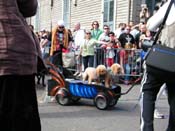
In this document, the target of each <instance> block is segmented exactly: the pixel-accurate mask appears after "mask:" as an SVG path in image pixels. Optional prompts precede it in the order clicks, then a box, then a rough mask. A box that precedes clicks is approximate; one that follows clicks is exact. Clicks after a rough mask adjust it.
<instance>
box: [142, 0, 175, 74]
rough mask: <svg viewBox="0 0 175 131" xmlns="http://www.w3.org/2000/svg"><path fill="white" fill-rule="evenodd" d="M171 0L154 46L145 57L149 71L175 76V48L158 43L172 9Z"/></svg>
mask: <svg viewBox="0 0 175 131" xmlns="http://www.w3.org/2000/svg"><path fill="white" fill-rule="evenodd" d="M173 2H174V1H173V0H171V2H170V4H169V6H168V9H167V12H166V14H165V17H164V20H163V22H162V25H161V27H160V29H159V31H158V34H157V35H156V38H155V41H154V42H153V46H152V48H151V49H150V50H149V51H148V53H147V55H146V57H145V59H146V65H147V72H150V73H154V74H155V75H157V76H160V77H162V76H166V74H168V75H170V76H172V75H173V76H175V49H173V48H169V47H166V46H164V45H160V44H156V43H157V39H158V35H159V34H160V32H161V30H162V29H163V26H164V24H165V21H166V19H167V16H168V13H169V11H170V8H171V5H172V4H173Z"/></svg>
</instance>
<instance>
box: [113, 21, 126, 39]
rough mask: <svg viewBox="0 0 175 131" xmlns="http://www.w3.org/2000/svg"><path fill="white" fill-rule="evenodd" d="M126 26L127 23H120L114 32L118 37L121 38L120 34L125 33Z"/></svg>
mask: <svg viewBox="0 0 175 131" xmlns="http://www.w3.org/2000/svg"><path fill="white" fill-rule="evenodd" d="M125 28H126V24H125V23H120V24H119V25H118V28H117V30H116V31H115V32H114V33H115V36H116V37H117V38H119V37H120V35H121V34H123V33H124V32H125Z"/></svg>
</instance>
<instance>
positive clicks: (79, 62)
mask: <svg viewBox="0 0 175 131" xmlns="http://www.w3.org/2000/svg"><path fill="white" fill-rule="evenodd" d="M64 25H65V24H64V21H62V20H60V21H58V23H57V25H56V26H55V28H54V29H53V30H52V32H48V31H46V30H42V31H40V32H39V33H36V34H37V36H38V39H39V40H40V47H41V51H42V56H43V59H46V60H48V58H49V60H50V61H51V62H52V63H54V64H55V65H58V66H64V64H65V61H62V53H64V54H66V53H68V52H72V51H73V52H74V53H75V55H74V58H72V59H75V60H76V63H75V67H73V68H75V70H76V71H75V76H78V75H79V76H80V75H81V73H82V72H83V71H84V70H85V69H86V68H87V67H96V66H98V65H100V64H104V65H105V66H106V67H110V66H111V65H112V64H114V63H119V64H120V65H122V67H123V69H124V74H127V75H128V76H127V77H126V78H124V82H125V83H126V84H127V83H129V81H130V80H131V79H130V78H131V77H130V76H129V75H134V74H137V75H139V74H140V73H141V63H142V61H141V60H140V59H139V58H140V57H141V50H140V49H141V44H142V41H143V39H148V37H150V36H148V37H146V35H145V34H148V33H149V31H148V30H147V29H146V23H144V22H141V23H138V24H136V25H133V24H132V22H131V23H129V24H126V23H120V24H119V27H118V28H117V29H116V31H112V30H111V29H110V27H109V26H108V25H104V26H103V29H100V25H99V23H98V21H93V22H92V24H91V27H92V28H91V29H81V24H80V22H77V23H75V26H74V29H73V30H70V29H67V28H66V27H65V26H64ZM146 32H147V33H146ZM150 34H151V33H150ZM150 34H149V35H150ZM150 38H151V37H150ZM61 52H62V53H61Z"/></svg>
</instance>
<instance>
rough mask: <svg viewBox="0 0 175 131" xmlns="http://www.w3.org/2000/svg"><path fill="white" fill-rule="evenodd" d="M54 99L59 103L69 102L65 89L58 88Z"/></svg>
mask: <svg viewBox="0 0 175 131" xmlns="http://www.w3.org/2000/svg"><path fill="white" fill-rule="evenodd" d="M55 99H56V101H57V102H58V103H59V104H60V105H68V104H69V102H70V98H69V95H68V91H67V89H66V88H60V89H59V90H58V92H57V94H56V95H55Z"/></svg>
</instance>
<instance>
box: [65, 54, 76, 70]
mask: <svg viewBox="0 0 175 131" xmlns="http://www.w3.org/2000/svg"><path fill="white" fill-rule="evenodd" d="M62 60H63V67H65V68H67V67H74V66H75V52H73V51H69V52H62Z"/></svg>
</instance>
